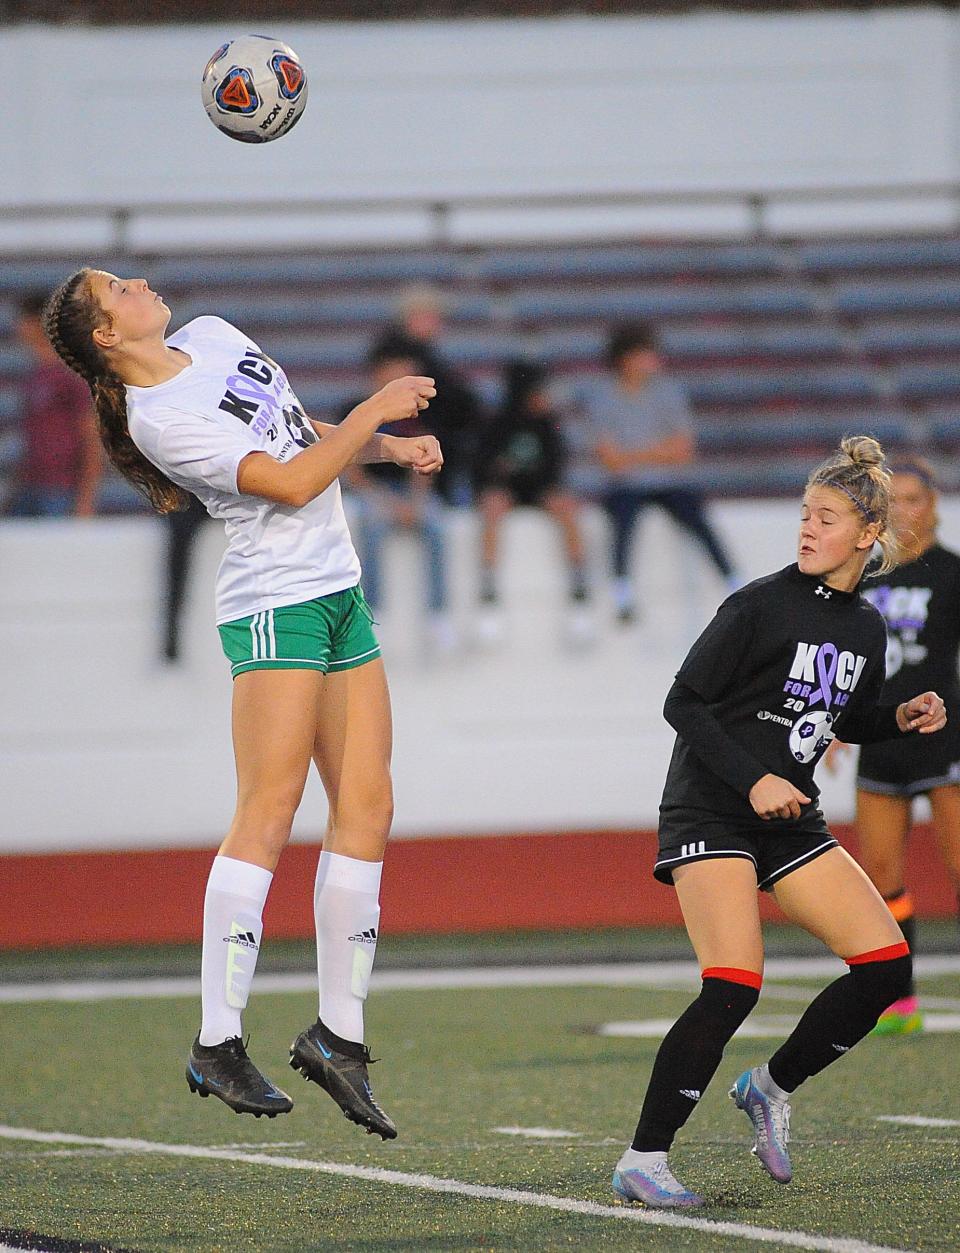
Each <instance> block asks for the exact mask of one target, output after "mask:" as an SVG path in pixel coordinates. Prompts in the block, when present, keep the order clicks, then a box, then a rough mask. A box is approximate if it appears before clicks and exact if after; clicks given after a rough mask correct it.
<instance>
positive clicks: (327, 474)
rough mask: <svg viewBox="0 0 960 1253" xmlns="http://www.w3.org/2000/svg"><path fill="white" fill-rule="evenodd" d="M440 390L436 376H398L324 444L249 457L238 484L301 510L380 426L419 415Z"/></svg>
mask: <svg viewBox="0 0 960 1253" xmlns="http://www.w3.org/2000/svg"><path fill="white" fill-rule="evenodd" d="M436 394H437V391H436V388H435V387H434V385H433V379H431V378H425V377H420V376H410V377H407V378H401V379H396V380H394V381H393V382H392V383H388V384H387V385H386V387H383V388H381V389H380V391H378V392H377V393H376V394H375V395H373V396H371V397H370V399H369V400H365V401H364V402H363V403H362V404H359V405H357V407H356V408H355V409H353V410H351V412H350V413H349V414H348V415H347V416H346V418H344V420H343V421H342V422H341V423H340V425H339V426H336V427H331V428H329V429H328V431H327V432H326V433H325V434H324V436H323V438H322V439H321V440H320V442H319V443H318V444H316V445H314V446H313V447H312V448H308V449H306V450H305V451H304V452H302V453H301V454H300V455H299V456H298V457H294V458H293V459H292V460H291V461H288V462H281V461H277V460H276V459H275V458H273V457H271V456H270V455H269V454H268V453H265V452H252V453H250V454H249V455H248V456H246V457H244V459H243V460H242V461H241V462H240V465H239V467H238V468H237V487H238V489H239V490H240V491H241V492H243V493H246V494H248V495H251V496H263V497H265V498H266V499H267V500H273V501H276V502H277V503H278V504H282V505H290V506H292V507H293V508H295V509H299V508H301V507H302V506H303V505H306V504H308V503H309V502H310V501H311V500H314V499H315V498H316V497H317V496H319V495H320V494H321V493H322V492H325V491H326V489H327V488H328V487H329V486H330V484H331V483H332V482H333V481H334V479H336V478H337V477H338V476H339V475H340V474H341V473H342V472H343V470H344V469H345V468H346V467H347V466H348V465H349V464H350V463H351V462H352V461H354V460H356V459H357V456H358V454H359V453H360V452H361V450H362V449H363V448H364V447H366V446H367V445H368V444H369V443H370V440H371V439H372V438H373V436H374V433H375V432H376V430H377V428H378V427H380V426H383V425H384V424H385V423H389V422H400V421H402V420H403V419H404V418H411V417H415V416H416V414H418V413H420V412H421V411H422V410H423V409H426V407H427V406H428V405H429V403H430V400H431V399H432V397H434V396H435V395H436Z"/></svg>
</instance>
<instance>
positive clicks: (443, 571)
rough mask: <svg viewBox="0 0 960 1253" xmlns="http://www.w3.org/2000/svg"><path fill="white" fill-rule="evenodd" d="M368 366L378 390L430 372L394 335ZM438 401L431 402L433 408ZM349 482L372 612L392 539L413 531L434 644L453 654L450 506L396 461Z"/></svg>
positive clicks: (414, 430) (399, 427) (357, 471)
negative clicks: (418, 544)
mask: <svg viewBox="0 0 960 1253" xmlns="http://www.w3.org/2000/svg"><path fill="white" fill-rule="evenodd" d="M368 365H369V368H370V382H371V386H372V388H373V389H374V390H375V391H379V389H380V388H381V387H385V386H386V384H387V383H389V382H391V381H392V380H393V379H398V378H403V377H404V376H405V375H408V374H424V373H426V371H427V367H426V365H425V364H424V361H423V359H422V357H420V356H419V349H418V345H417V344H416V343H414V342H413V341H411V340H408V339H405V338H403V337H401V336H399V335H397V334H396V333H394V332H390V333H388V334H387V335H386V336H384V337H383V338H382V339H381V340H379V341H378V342H377V343H376V344H375V345H374V347H373V349H372V350H371V352H370V355H369V357H368ZM438 394H439V392H438ZM366 395H367V393H364V395H363V396H362V397H360V398H358V399H357V400H354V401H351V402H350V404H349V405H346V406H345V407H344V409H343V411H342V413H341V414H340V418H341V420H342V419H343V418H344V417H346V415H347V414H348V413H349V412H350V410H351V409H354V408H355V407H356V406H357V405H358V404H359V403H360V401H361V400H363V399H365V398H366ZM433 403H434V402H433V401H431V402H430V406H431V408H432V407H433ZM427 416H428V415H427V413H425V414H424V415H423V417H418V418H409V419H408V420H407V421H405V422H395V423H393V424H392V425H391V427H390V431H389V433H390V434H391V435H404V436H407V435H417V434H420V433H421V432H422V431H423V430H425V429H426V427H425V423H424V419H425V418H426V417H427ZM432 433H433V431H432V429H431V434H432ZM444 472H446V471H445V469H444ZM441 477H442V476H441ZM343 478H344V482H345V484H346V487H347V489H348V491H350V492H351V493H352V494H353V498H354V502H355V504H356V523H357V525H356V539H357V549H358V553H359V556H360V565H361V568H362V571H363V574H362V582H363V591H364V595H365V596H366V598H367V601H368V603H369V605H370V607H371V609H373V610H374V612H376V611H377V610H378V609H379V608H380V607H381V605H382V599H383V570H382V557H383V549H384V545H385V543H386V540H387V537H388V536H389V535H390V534H391V533H392V532H394V531H398V530H408V531H411V532H413V534H415V535H416V536H417V538H418V539H419V540H420V542H421V545H422V548H423V560H424V576H425V580H426V586H427V608H428V611H429V614H428V621H427V630H428V642H429V645H430V647H431V648H432V650H433V651H434V652H437V653H449V652H451V651H453V649H454V648H455V647H456V643H457V639H456V632H455V630H454V627H453V622H452V620H451V617H450V614H449V611H448V603H449V601H448V593H447V519H446V507H445V505H444V504H443V501H442V500H441V499H440V497H439V495H438V493H437V492H436V491H435V490H434V488H433V480H432V479H426V478H422V477H421V476H420V475H417V474H414V473H413V472H412V471H410V470H404V469H403V468H401V467H400V466H396V465H393V464H392V463H391V462H383V463H382V464H381V463H373V464H369V465H362V466H361V465H354V466H351V467H350V468H349V470H348V471H347V473H346V474H345V475H344V476H343Z"/></svg>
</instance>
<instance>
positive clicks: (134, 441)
mask: <svg viewBox="0 0 960 1253" xmlns="http://www.w3.org/2000/svg"><path fill="white" fill-rule="evenodd" d="M169 320H170V311H169V309H168V308H167V307H166V305H165V304H164V303H163V301H162V300H161V298H160V297H159V296H158V295H157V294H156V293H155V292H153V291H151V290H150V288H149V287H148V285H147V283H146V281H145V280H144V279H120V278H117V277H116V276H115V275H113V274H108V273H106V272H105V271H102V270H91V269H84V270H80V271H79V272H78V273H76V274H74V275H72V276H71V277H70V278H69V279H67V281H66V282H65V283H64V284H63V285H62V286H61V287H59V288H58V289H57V291H55V292H54V294H53V295H52V296H51V298H50V301H49V302H48V305H47V308H46V310H45V313H44V326H45V330H46V332H47V335H48V336H49V338H50V341H51V343H52V344H53V346H54V348H55V349H56V351H57V352H58V354H59V355H60V356H61V357H62V358H63V360H64V361H65V362H66V363H67V365H69V366H70V367H71V368H72V369H73V370H75V371H76V372H77V373H78V374H80V375H81V376H82V377H83V378H84V379H85V380H86V381H87V383H88V384H89V386H90V390H91V392H92V394H93V400H94V405H95V407H96V412H97V419H98V425H99V429H100V435H101V439H102V441H103V444H104V447H105V448H106V451H107V453H108V455H109V457H110V459H111V461H112V462H113V464H114V465H115V466H116V467H117V468H118V469H119V470H120V472H121V473H122V474H124V475H125V476H126V478H127V479H128V480H129V481H130V482H131V483H133V484H134V485H135V486H136V487H137V488H139V489H140V490H141V491H142V492H143V494H144V495H145V496H146V497H147V499H148V500H149V501H150V503H151V504H152V505H153V507H154V508H155V509H156V510H158V512H161V513H166V512H169V511H170V510H172V509H177V508H179V507H182V505H183V504H184V502H185V500H186V493H187V492H188V491H189V492H193V493H194V494H195V495H196V496H198V497H199V498H200V500H201V501H202V502H203V503H204V505H205V506H206V507H207V509H208V511H209V512H210V513H211V514H212V515H213V516H214V517H215V518H222V519H223V521H224V522H225V523H226V530H227V538H228V546H227V551H226V554H225V556H224V558H223V562H222V563H221V566H220V572H219V575H218V579H217V624H218V627H219V629H220V634H221V638H222V641H223V646H224V651H225V652H226V654H227V656H228V658H229V659H230V661H231V663H232V671H233V675H234V678H235V682H234V689H233V741H234V752H235V756H236V766H237V808H236V812H235V814H234V818H233V822H232V823H231V826H230V829H229V831H228V832H227V835H226V838H225V839H224V841H223V843H222V844H221V846H220V850H219V853H218V855H217V857H216V858H215V860H214V862H213V866H212V868H211V871H210V877H209V879H208V881H207V890H206V897H205V901H204V915H203V962H202V1025H201V1028H200V1032H199V1034H198V1036H197V1038H196V1040H195V1041H194V1044H193V1047H192V1048H191V1051H190V1056H189V1060H188V1064H187V1072H186V1077H187V1083H188V1084H189V1086H190V1089H191V1090H192V1091H194V1092H198V1093H199V1094H200V1095H201V1096H208V1095H210V1094H211V1093H212V1094H213V1095H214V1096H217V1097H219V1098H220V1099H221V1100H222V1101H224V1102H225V1103H226V1104H227V1105H229V1106H230V1108H231V1109H234V1110H236V1111H237V1112H238V1113H252V1114H255V1115H256V1116H257V1117H259V1116H260V1115H261V1114H266V1115H268V1117H272V1116H274V1115H275V1114H278V1113H285V1112H287V1111H288V1110H290V1109H292V1107H293V1102H292V1101H291V1100H290V1098H289V1097H288V1096H287V1095H286V1093H284V1092H282V1091H280V1090H279V1089H278V1088H277V1087H276V1086H275V1085H274V1084H273V1083H271V1082H270V1081H269V1080H268V1079H266V1078H265V1077H264V1076H263V1075H262V1074H261V1073H260V1072H259V1070H257V1068H256V1067H255V1066H254V1064H253V1063H252V1061H251V1060H250V1059H249V1058H248V1057H247V1055H246V1051H245V1049H244V1046H243V1043H242V1039H241V1019H240V1015H241V1011H242V1010H243V1009H244V1007H245V1006H246V1003H247V998H248V995H249V991H250V985H251V982H252V979H253V973H254V968H255V965H256V959H257V952H258V950H259V945H260V938H261V933H262V926H261V915H262V912H263V907H264V904H265V902H266V898H267V893H268V891H269V888H270V883H271V880H272V877H273V871H274V868H275V867H276V864H277V861H278V859H279V857H280V853H281V851H282V850H283V848H284V846H285V844H286V843H287V840H288V838H289V835H290V828H291V825H292V822H293V816H294V813H295V812H296V809H297V806H298V805H299V803H300V798H301V796H302V793H303V787H304V784H305V782H306V777H307V771H308V769H309V766H310V762H311V760H312V761H313V762H314V764H315V765H316V767H317V770H318V771H319V773H320V777H321V779H322V781H323V785H324V788H325V790H326V793H327V797H328V799H329V803H330V818H329V822H328V828H327V833H326V837H325V839H324V848H323V852H322V853H321V855H320V862H319V866H318V868H317V878H316V885H315V891H314V911H315V917H316V929H317V964H318V975H319V984H320V1013H319V1016H318V1018H317V1021H316V1022H315V1023H314V1024H313V1025H312V1026H310V1027H308V1028H307V1029H306V1030H305V1031H303V1032H302V1033H301V1034H300V1035H299V1036H298V1037H297V1039H296V1040H295V1041H294V1042H293V1045H292V1047H291V1051H290V1052H291V1059H290V1064H291V1065H292V1066H293V1067H294V1068H295V1069H297V1070H300V1071H301V1072H302V1073H303V1074H304V1075H305V1076H306V1078H308V1079H311V1080H313V1081H314V1082H316V1083H318V1084H320V1086H321V1087H323V1088H324V1089H325V1090H326V1091H327V1092H329V1093H330V1095H331V1096H332V1097H333V1099H334V1100H335V1101H336V1102H337V1104H338V1105H339V1106H340V1108H341V1109H342V1110H343V1112H344V1114H345V1115H346V1117H347V1118H350V1119H351V1120H352V1121H354V1122H356V1123H358V1124H360V1125H361V1126H363V1127H365V1128H366V1129H367V1130H368V1131H369V1132H377V1133H378V1134H379V1135H380V1136H382V1137H383V1138H384V1139H388V1138H389V1139H392V1138H393V1137H394V1136H396V1134H397V1132H396V1127H395V1126H394V1124H393V1122H392V1121H391V1119H390V1118H389V1117H388V1116H387V1115H386V1114H385V1113H384V1111H383V1110H382V1109H381V1108H380V1106H379V1105H378V1104H377V1102H376V1100H375V1099H374V1097H373V1093H372V1092H371V1089H370V1083H369V1077H368V1074H367V1064H368V1062H369V1061H370V1054H369V1050H368V1049H367V1048H366V1047H365V1045H364V1041H363V1002H364V999H365V998H366V994H367V986H368V983H369V978H370V971H371V968H372V966H373V955H374V950H375V948H376V940H377V925H378V921H379V912H380V911H379V904H378V899H379V887H380V874H381V869H382V861H383V852H384V847H385V845H386V840H387V835H388V832H389V828H390V823H391V819H392V812H393V809H392V804H393V802H392V791H391V783H390V751H391V720H390V700H389V695H388V691H387V684H386V679H385V676H384V670H383V663H382V661H381V660H380V649H379V646H378V644H377V640H376V637H375V636H374V634H373V630H372V628H371V624H370V615H369V612H368V611H367V609H366V604H365V602H364V600H363V595H362V593H361V591H360V588H359V578H360V565H359V562H358V561H357V557H356V553H355V552H354V548H353V544H352V543H351V540H350V534H349V531H348V530H347V525H346V521H345V519H344V515H343V509H342V506H341V503H340V488H339V485H338V482H337V476H338V475H339V474H340V472H341V471H342V470H343V469H344V468H345V467H346V466H347V465H348V464H350V463H351V462H353V461H373V460H389V461H393V462H395V463H396V464H398V465H402V466H407V467H410V468H412V469H414V470H416V471H418V472H419V473H421V474H434V473H436V472H437V471H438V470H439V469H440V467H441V465H442V464H443V457H442V455H441V452H440V446H439V444H438V443H437V441H436V439H434V438H433V437H432V436H429V435H424V436H419V437H417V438H415V439H398V438H396V437H393V436H390V435H378V434H376V431H377V429H378V427H380V426H381V425H382V424H384V423H389V422H396V421H400V420H401V419H404V418H409V417H412V416H414V415H415V414H417V413H418V412H419V411H420V410H422V409H425V408H426V407H427V405H428V404H429V402H430V399H431V397H433V396H434V395H436V391H435V389H434V386H433V380H432V379H429V378H403V379H398V380H396V381H395V382H393V383H390V384H389V385H388V386H386V387H384V388H383V389H382V390H381V391H379V392H377V393H376V395H374V396H372V397H371V398H370V399H369V400H366V401H364V402H363V403H362V404H360V405H358V406H357V407H356V408H355V409H354V410H353V411H352V412H351V413H350V414H349V415H348V416H347V417H346V418H345V419H344V421H343V422H342V423H341V424H340V425H339V426H337V427H330V426H325V425H323V424H321V423H313V422H311V421H310V420H309V419H308V418H307V417H306V414H305V413H304V411H303V409H302V407H301V406H300V403H299V401H298V400H297V397H296V396H295V395H294V393H293V391H292V390H291V388H290V385H289V383H288V381H287V378H286V375H285V374H284V372H283V370H282V369H281V368H280V367H279V366H278V365H277V364H276V362H274V361H272V360H271V359H270V358H269V357H267V356H266V355H265V354H264V353H263V352H261V350H260V348H259V347H258V346H257V345H256V344H255V343H254V342H253V341H252V340H251V339H249V338H248V336H246V335H244V334H243V333H242V332H241V331H239V330H237V329H236V327H233V326H231V325H230V324H229V323H227V322H224V321H222V320H221V319H220V318H214V317H202V318H196V319H195V320H194V321H192V322H189V323H188V324H187V325H186V326H185V327H183V328H182V329H181V330H180V331H178V332H176V334H174V335H172V336H171V337H170V338H169V339H167V340H165V339H164V331H165V329H166V326H167V323H168V322H169Z"/></svg>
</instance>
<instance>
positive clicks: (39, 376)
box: [9, 295, 103, 518]
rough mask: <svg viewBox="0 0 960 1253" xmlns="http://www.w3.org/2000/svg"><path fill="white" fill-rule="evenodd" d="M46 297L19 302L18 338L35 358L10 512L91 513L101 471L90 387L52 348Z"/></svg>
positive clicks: (26, 392) (39, 515)
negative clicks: (44, 322)
mask: <svg viewBox="0 0 960 1253" xmlns="http://www.w3.org/2000/svg"><path fill="white" fill-rule="evenodd" d="M44 300H45V297H44V296H40V295H28V296H25V297H24V299H23V300H22V301H21V303H20V308H19V314H18V318H17V339H18V340H19V342H20V344H21V345H22V346H23V348H25V349H26V351H27V353H28V354H29V356H30V358H31V366H30V370H29V372H28V373H27V375H26V376H25V378H24V380H23V386H22V409H21V430H22V433H23V451H22V455H21V457H20V461H19V464H18V465H17V467H16V469H15V471H14V486H13V494H12V498H11V501H10V505H9V512H10V514H11V515H12V516H13V517H17V518H55V517H56V518H62V517H67V516H70V515H73V516H74V517H78V518H86V517H90V516H91V515H92V514H93V513H94V512H95V511H96V503H97V489H98V487H99V484H100V477H101V473H102V465H103V462H102V458H101V453H100V441H99V438H98V436H97V424H96V419H95V418H94V414H93V409H92V407H91V405H90V392H89V390H88V389H87V386H86V384H85V383H84V382H83V380H82V379H79V378H78V377H77V376H76V375H75V374H74V373H73V372H72V371H71V370H68V369H67V367H66V366H65V365H64V364H63V362H62V361H61V360H60V359H59V358H58V357H57V354H56V353H55V352H54V351H53V349H52V348H51V347H50V343H49V341H48V340H47V337H46V335H45V334H44V333H43V326H42V324H41V321H40V313H41V310H42V309H43V305H44Z"/></svg>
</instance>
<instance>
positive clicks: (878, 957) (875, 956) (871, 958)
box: [845, 940, 910, 966]
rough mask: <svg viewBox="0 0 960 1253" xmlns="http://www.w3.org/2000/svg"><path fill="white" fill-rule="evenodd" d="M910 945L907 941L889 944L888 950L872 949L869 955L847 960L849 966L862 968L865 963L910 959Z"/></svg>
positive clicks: (861, 954) (862, 954)
mask: <svg viewBox="0 0 960 1253" xmlns="http://www.w3.org/2000/svg"><path fill="white" fill-rule="evenodd" d="M909 956H910V945H909V944H908V943H907V942H906V940H902V941H901V942H900V943H899V944H888V945H887V947H886V948H872V949H871V950H870V952H869V953H860V954H858V956H856V957H847V958H845V960H846V963H847V965H848V966H862V965H863V964H864V962H892V961H895V960H896V959H897V958H898V957H909Z"/></svg>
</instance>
